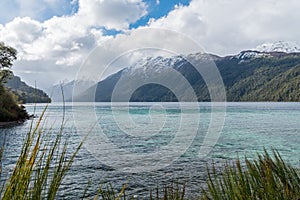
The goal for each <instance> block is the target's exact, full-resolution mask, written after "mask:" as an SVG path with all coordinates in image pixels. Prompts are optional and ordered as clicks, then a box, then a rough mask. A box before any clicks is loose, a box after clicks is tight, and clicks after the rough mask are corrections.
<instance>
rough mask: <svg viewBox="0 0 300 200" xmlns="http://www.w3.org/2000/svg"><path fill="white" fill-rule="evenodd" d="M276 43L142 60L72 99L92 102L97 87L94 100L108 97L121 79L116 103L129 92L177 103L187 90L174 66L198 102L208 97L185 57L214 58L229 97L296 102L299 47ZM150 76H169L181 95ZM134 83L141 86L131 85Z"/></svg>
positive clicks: (299, 79)
mask: <svg viewBox="0 0 300 200" xmlns="http://www.w3.org/2000/svg"><path fill="white" fill-rule="evenodd" d="M288 44H289V45H288ZM276 45H277V46H276ZM276 45H273V46H271V47H270V48H269V46H268V45H266V46H265V47H266V48H265V49H264V50H262V51H258V50H247V51H242V52H241V53H239V54H238V55H232V56H225V57H220V56H216V55H212V54H202V53H196V54H190V55H187V56H182V55H181V56H173V57H170V58H165V57H160V56H159V57H148V58H144V59H142V60H140V61H139V62H137V63H135V64H134V65H132V66H130V67H127V68H124V69H122V70H120V71H119V72H117V73H115V74H113V75H111V76H109V77H107V78H106V79H104V80H103V81H100V82H99V83H98V84H97V85H95V86H94V87H91V88H90V89H89V90H87V91H86V92H84V93H82V94H81V95H78V96H77V97H76V98H75V100H76V101H87V100H90V98H88V97H89V94H91V93H93V92H95V91H96V94H95V101H99V102H103V101H111V100H112V94H113V91H114V90H115V86H116V84H118V81H121V80H122V84H121V85H118V87H119V90H118V92H117V93H116V94H117V95H115V96H114V97H115V98H114V99H113V100H114V101H127V100H128V98H127V96H128V93H129V91H131V90H134V91H135V92H134V93H133V94H132V95H131V98H130V101H177V100H178V99H179V98H180V99H181V98H182V97H185V96H186V95H187V92H186V89H185V88H181V87H182V86H181V85H180V84H179V82H178V81H177V80H176V78H174V77H173V75H171V72H172V69H175V70H176V71H177V72H179V73H180V74H181V76H183V77H185V78H186V80H187V81H188V82H189V83H190V85H191V86H192V88H193V90H194V91H195V93H196V95H197V98H198V101H210V100H211V99H210V95H209V91H208V88H207V86H206V84H205V82H204V80H203V78H202V77H201V75H200V74H199V73H198V72H197V71H196V70H195V69H194V67H193V66H192V65H191V64H190V63H189V62H188V61H187V60H186V59H185V58H188V60H190V61H191V60H192V61H193V62H198V63H205V62H206V61H208V60H212V61H214V63H215V64H216V66H217V68H218V70H219V72H220V74H221V76H222V79H223V82H224V85H225V88H226V95H227V101H300V53H298V49H297V48H298V47H296V46H293V45H291V44H290V43H283V42H278V43H277V44H276ZM262 46H263V45H262ZM294 51H295V52H294ZM173 71H174V70H173ZM148 77H152V78H153V77H155V78H154V79H155V80H157V82H159V81H160V80H170V82H171V83H172V84H173V85H176V86H177V87H178V88H179V89H181V91H180V93H179V96H175V95H174V94H173V92H172V91H171V90H169V89H168V88H166V87H164V86H161V85H159V84H154V83H150V84H143V81H145V80H147V78H148ZM178 80H179V79H178ZM154 82H155V81H154ZM137 85H141V87H138V88H135V87H136V86H137ZM178 88H177V89H178ZM177 95H178V94H177Z"/></svg>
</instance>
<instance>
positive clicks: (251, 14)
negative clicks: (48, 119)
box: [0, 0, 300, 84]
mask: <svg viewBox="0 0 300 200" xmlns="http://www.w3.org/2000/svg"><path fill="white" fill-rule="evenodd" d="M3 2H4V3H7V4H9V5H14V6H15V7H16V9H15V10H16V11H15V13H13V14H14V15H16V13H17V14H18V15H19V16H21V17H18V18H15V19H14V20H11V21H10V22H8V23H6V24H2V25H1V24H0V37H1V40H3V41H4V42H6V43H7V44H9V45H11V46H13V47H15V48H17V50H18V51H19V59H20V61H18V62H16V65H15V66H14V70H15V72H16V73H17V74H20V75H24V78H25V79H26V77H31V78H32V77H33V76H34V73H35V72H37V71H39V72H47V78H49V79H50V80H44V78H41V79H43V80H42V81H43V82H45V84H47V82H48V84H49V83H51V82H58V79H65V78H68V79H72V78H73V77H72V76H75V74H76V72H77V69H78V67H79V66H80V64H81V63H82V62H83V60H84V59H85V58H86V57H87V55H88V54H89V52H90V51H91V50H92V49H93V48H94V47H95V46H97V45H99V44H101V43H103V42H104V41H106V40H107V39H110V38H112V36H105V35H104V34H103V31H102V30H101V28H106V29H115V30H122V31H123V32H124V34H120V35H118V36H116V37H115V38H114V40H115V42H114V43H113V44H114V48H111V51H112V52H108V53H110V54H115V55H117V54H118V51H119V50H118V49H122V48H123V49H126V48H128V47H130V46H136V45H133V43H138V44H139V45H140V46H143V45H144V46H149V45H151V44H157V43H161V46H162V48H164V44H167V45H171V44H172V41H175V40H176V39H178V38H176V37H171V36H159V35H153V32H147V31H141V30H142V28H141V27H139V28H137V29H136V30H128V28H129V26H130V24H131V23H134V22H135V21H137V20H138V19H140V18H141V17H142V16H144V15H146V14H147V5H146V4H145V3H144V2H143V1H142V0H72V3H71V4H73V5H74V4H77V3H78V5H79V8H78V11H77V12H76V13H72V14H68V15H58V16H57V17H51V18H49V19H47V20H39V15H40V14H41V13H43V12H44V10H45V8H47V10H49V9H50V10H51V9H52V10H55V9H58V10H63V9H64V8H63V6H64V5H65V4H64V3H61V2H65V1H60V0H38V1H35V3H33V1H32V0H30V1H21V0H10V1H8V0H3V1H1V3H0V5H1V4H2V5H3V4H4V3H3ZM9 2H10V3H9ZM36 2H39V3H36ZM41 2H43V3H42V4H41ZM68 2H69V4H70V1H68ZM157 3H159V1H157ZM41 5H42V6H41ZM44 5H45V6H44ZM299 7H300V1H298V0H287V1H281V0H265V1H261V0H252V1H248V0H214V1H208V0H192V1H191V2H190V4H189V5H188V6H183V5H178V6H175V7H174V10H172V11H171V12H170V13H169V14H168V15H167V16H164V17H162V18H160V19H151V20H150V21H149V23H148V25H146V27H158V28H163V29H170V30H174V31H177V32H178V33H182V34H185V35H188V36H190V37H191V38H192V39H193V40H195V41H197V42H198V43H199V44H200V45H202V46H203V47H204V49H205V50H206V51H208V52H212V53H215V54H221V55H227V54H233V53H238V52H239V51H241V50H244V49H250V48H252V47H255V46H256V45H258V44H260V43H265V42H272V41H277V40H291V41H297V42H300V39H299V35H300V28H299V26H298V24H299V20H300V12H299V11H298V8H299ZM6 8H7V6H6ZM21 8H22V12H23V13H21V10H20V9H21ZM10 10H13V9H12V8H11V9H10ZM3 13H6V15H7V16H9V15H10V13H7V12H5V6H0V18H2V17H3V18H4V17H6V15H5V16H4V15H3ZM58 13H60V12H58ZM22 16H23V17H22ZM24 16H29V17H24ZM127 38H134V39H127ZM119 44H120V45H119ZM174 45H178V43H176V42H174ZM167 47H168V48H169V46H166V48H167ZM176 48H177V49H178V51H180V50H181V49H184V50H185V51H187V50H188V44H185V43H184V42H180V46H178V47H176ZM191 50H192V49H191ZM131 59H133V57H131ZM95 65H97V63H95ZM25 72H26V73H25ZM65 76H66V77H65ZM52 79H53V80H52ZM27 80H29V78H28V79H27ZM30 80H31V79H30ZM30 80H29V81H30ZM31 83H32V81H31Z"/></svg>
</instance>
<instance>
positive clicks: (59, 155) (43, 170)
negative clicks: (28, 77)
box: [0, 107, 83, 200]
mask: <svg viewBox="0 0 300 200" xmlns="http://www.w3.org/2000/svg"><path fill="white" fill-rule="evenodd" d="M46 109H47V107H46V108H45V109H44V111H43V112H42V114H41V116H40V117H39V119H38V120H37V123H36V125H35V126H33V122H32V124H31V128H30V131H29V132H28V134H27V135H26V138H25V140H24V143H23V146H22V150H21V153H20V155H19V157H18V160H17V162H16V165H15V167H14V169H13V171H12V173H11V174H10V175H9V177H8V179H7V180H6V181H5V183H4V186H3V188H2V192H1V199H3V200H11V199H49V200H52V199H55V197H56V196H57V193H58V190H59V187H60V185H61V183H62V181H63V179H64V177H65V176H66V174H67V172H68V170H69V169H70V167H71V165H72V163H73V161H74V159H75V156H76V155H77V153H78V151H79V149H80V148H81V146H82V144H83V141H82V142H81V143H80V144H79V145H78V146H77V148H76V149H75V151H74V152H73V153H71V155H69V154H68V151H67V150H68V148H67V147H68V140H67V139H66V140H65V141H62V133H63V127H64V123H65V122H64V119H63V121H62V125H61V127H60V130H59V131H58V132H57V133H54V134H53V133H52V130H51V129H50V130H49V132H46V131H45V130H44V129H43V125H42V122H43V117H44V115H45V112H46ZM53 135H54V137H55V139H54V140H50V141H49V137H50V136H53ZM2 151H3V149H1V152H2ZM0 155H1V154H0Z"/></svg>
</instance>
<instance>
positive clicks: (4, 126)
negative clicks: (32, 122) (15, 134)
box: [0, 120, 26, 128]
mask: <svg viewBox="0 0 300 200" xmlns="http://www.w3.org/2000/svg"><path fill="white" fill-rule="evenodd" d="M25 121H26V120H18V121H10V122H0V128H6V127H10V126H16V125H20V124H23V123H24V122H25Z"/></svg>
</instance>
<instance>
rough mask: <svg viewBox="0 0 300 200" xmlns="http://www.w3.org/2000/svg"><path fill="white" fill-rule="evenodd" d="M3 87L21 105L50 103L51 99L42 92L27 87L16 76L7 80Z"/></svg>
mask: <svg viewBox="0 0 300 200" xmlns="http://www.w3.org/2000/svg"><path fill="white" fill-rule="evenodd" d="M5 87H7V88H8V89H9V90H10V91H11V92H12V93H13V94H15V95H16V96H17V97H18V100H19V101H21V102H22V103H48V102H51V99H50V98H49V96H48V95H47V94H46V93H45V92H44V91H42V90H40V89H36V88H33V87H30V86H28V85H27V84H26V83H25V82H23V81H21V78H20V77H18V76H13V77H12V79H10V80H8V82H7V83H6V84H5Z"/></svg>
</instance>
